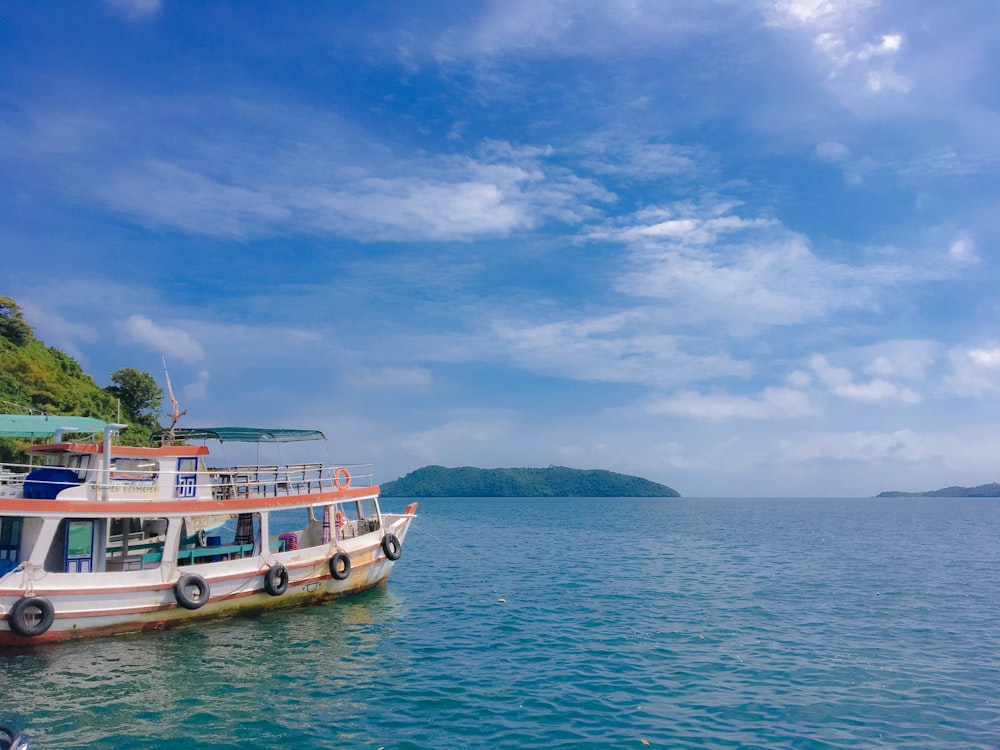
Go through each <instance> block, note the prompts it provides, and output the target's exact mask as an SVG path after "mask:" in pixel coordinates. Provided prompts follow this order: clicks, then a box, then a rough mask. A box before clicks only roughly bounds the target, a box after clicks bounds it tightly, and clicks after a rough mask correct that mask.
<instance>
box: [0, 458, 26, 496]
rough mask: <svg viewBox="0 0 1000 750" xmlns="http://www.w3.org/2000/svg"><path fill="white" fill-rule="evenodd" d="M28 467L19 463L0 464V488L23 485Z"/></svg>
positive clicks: (12, 487)
mask: <svg viewBox="0 0 1000 750" xmlns="http://www.w3.org/2000/svg"><path fill="white" fill-rule="evenodd" d="M29 470H30V469H29V467H27V466H21V465H20V464H0V488H3V489H4V490H6V489H8V488H9V489H10V490H14V489H19V488H21V487H23V486H24V479H25V477H27V476H28V471H29Z"/></svg>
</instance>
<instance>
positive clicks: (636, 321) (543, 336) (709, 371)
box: [493, 310, 750, 387]
mask: <svg viewBox="0 0 1000 750" xmlns="http://www.w3.org/2000/svg"><path fill="white" fill-rule="evenodd" d="M662 325H663V324H662V323H659V322H657V321H656V319H655V317H654V318H651V317H649V316H648V315H647V314H646V313H644V312H643V311H641V310H635V311H632V312H630V313H622V314H618V315H609V316H605V317H600V318H590V319H584V320H579V321H572V320H562V321H557V322H552V323H544V324H531V323H515V322H509V321H498V322H496V323H495V324H494V326H493V333H494V335H495V336H496V339H497V342H498V343H499V344H500V345H501V347H502V348H503V351H505V352H506V354H507V357H508V358H509V359H510V361H511V362H513V363H515V364H516V365H517V366H518V367H521V368H524V369H527V370H531V371H535V372H541V373H544V374H547V375H556V376H559V377H567V378H571V379H573V380H581V381H585V382H605V383H642V384H646V385H652V386H656V387H664V386H675V385H679V384H683V383H687V382H691V381H695V380H701V379H704V378H713V377H721V376H745V375H748V374H749V372H750V368H749V366H748V365H747V363H745V362H741V361H739V360H736V359H734V358H732V357H730V356H729V355H727V354H725V353H712V354H697V353H695V354H692V353H688V352H686V351H685V350H684V348H683V347H684V343H685V339H684V338H683V337H675V336H672V335H668V334H665V333H660V332H658V329H659V328H661V327H662Z"/></svg>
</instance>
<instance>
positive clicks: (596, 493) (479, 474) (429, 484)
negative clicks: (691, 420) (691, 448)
mask: <svg viewBox="0 0 1000 750" xmlns="http://www.w3.org/2000/svg"><path fill="white" fill-rule="evenodd" d="M381 488H382V492H381V494H382V497H680V493H679V492H677V490H675V489H673V488H671V487H668V486H667V485H665V484H659V483H657V482H651V481H650V480H648V479H643V478H642V477H634V476H629V475H627V474H617V473H615V472H613V471H605V470H603V469H570V468H567V467H565V466H549V467H548V468H545V469H534V468H520V469H479V468H475V467H473V466H461V467H458V468H453V469H450V468H446V467H444V466H425V467H423V468H422V469H417V470H416V471H411V472H410V473H409V474H407V475H406V476H403V477H400V478H399V479H396V480H394V481H391V482H384V483H382V485H381Z"/></svg>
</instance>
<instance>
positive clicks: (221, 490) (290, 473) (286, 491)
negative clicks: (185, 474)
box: [208, 463, 375, 500]
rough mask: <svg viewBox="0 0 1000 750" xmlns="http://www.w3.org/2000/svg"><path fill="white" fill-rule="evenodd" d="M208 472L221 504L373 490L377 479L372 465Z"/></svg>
mask: <svg viewBox="0 0 1000 750" xmlns="http://www.w3.org/2000/svg"><path fill="white" fill-rule="evenodd" d="M208 472H209V474H210V476H211V478H212V481H211V488H212V497H213V498H215V499H217V500H228V499H233V498H251V497H285V496H290V495H312V494H316V493H319V492H333V491H337V490H345V489H348V488H349V487H371V486H372V485H373V480H374V475H375V474H374V468H373V465H372V464H347V465H342V466H326V465H324V464H322V463H303V464H287V465H285V466H276V465H263V464H259V465H254V466H232V467H228V468H209V469H208Z"/></svg>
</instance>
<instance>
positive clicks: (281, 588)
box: [264, 563, 288, 596]
mask: <svg viewBox="0 0 1000 750" xmlns="http://www.w3.org/2000/svg"><path fill="white" fill-rule="evenodd" d="M287 590H288V569H287V568H286V567H285V566H284V565H282V564H281V563H277V564H276V565H272V566H271V567H270V568H268V569H267V572H266V573H265V574H264V591H266V592H267V593H268V594H270V595H271V596H281V595H282V594H284V593H285V592H286V591H287Z"/></svg>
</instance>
